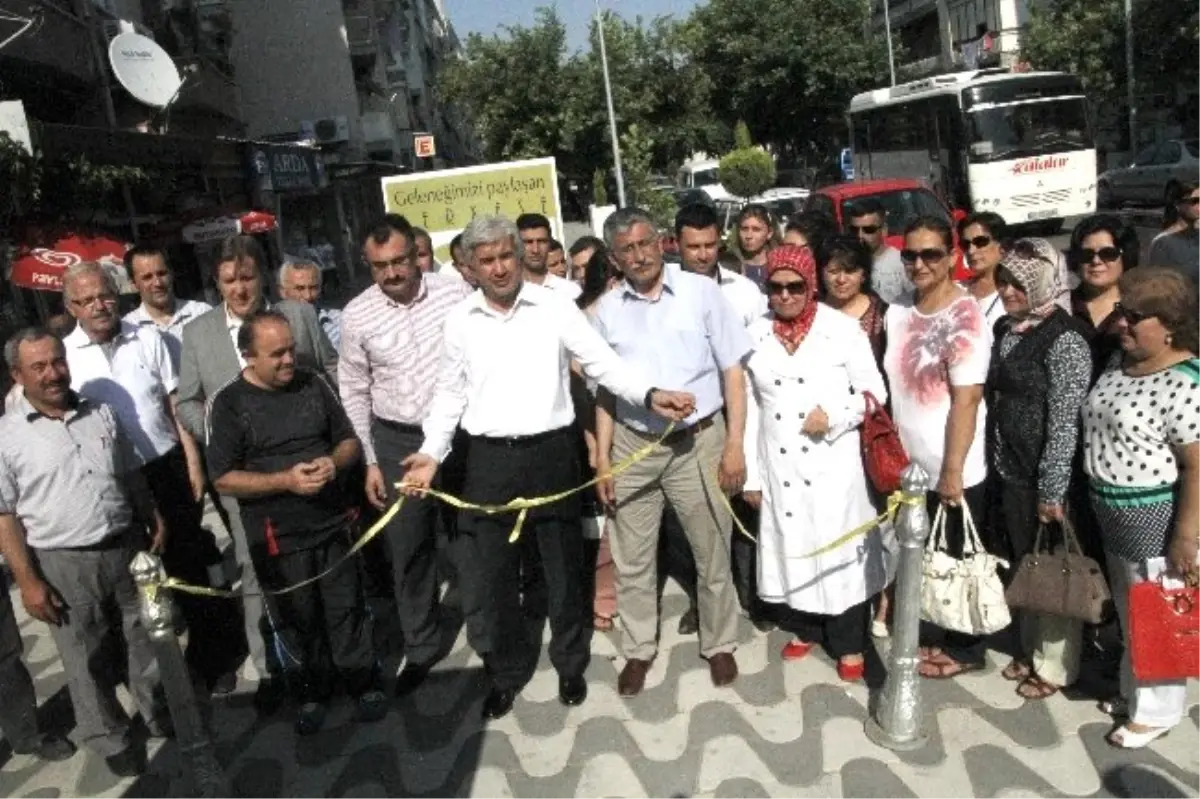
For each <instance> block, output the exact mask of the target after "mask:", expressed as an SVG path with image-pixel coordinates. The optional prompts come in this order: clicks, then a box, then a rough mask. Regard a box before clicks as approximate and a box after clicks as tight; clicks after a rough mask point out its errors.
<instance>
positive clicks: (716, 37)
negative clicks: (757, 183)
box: [688, 0, 888, 157]
mask: <svg viewBox="0 0 1200 799" xmlns="http://www.w3.org/2000/svg"><path fill="white" fill-rule="evenodd" d="M870 17H871V7H870V4H869V3H865V2H851V0H839V1H838V2H829V0H758V1H757V2H754V3H748V2H745V0H709V2H708V3H706V4H705V5H702V6H699V7H698V8H697V9H696V10H695V12H693V14H692V16H691V18H690V19H689V23H688V28H689V41H690V44H691V53H692V55H693V57H694V58H695V60H696V63H697V64H698V65H699V66H700V67H702V68H703V69H704V71H705V72H707V73H708V76H709V80H710V81H711V82H712V86H713V89H712V101H713V106H714V108H715V110H716V111H717V113H718V115H719V116H721V117H723V118H725V119H744V120H745V121H746V124H747V125H748V126H749V130H750V131H751V132H752V133H753V134H754V135H755V138H756V139H757V140H758V141H760V142H762V143H764V144H766V145H768V147H769V148H770V149H773V150H777V151H778V150H785V151H791V152H793V153H797V154H800V153H805V152H806V151H807V152H809V153H813V154H817V155H818V156H819V157H828V155H829V153H830V151H831V150H832V148H833V147H834V146H835V144H836V143H839V142H844V141H845V134H846V123H845V112H846V106H847V105H848V104H849V102H850V98H851V97H852V96H853V95H854V94H855V93H857V92H860V91H864V90H866V89H872V88H877V87H879V86H884V85H886V84H887V74H888V72H887V46H886V42H885V40H884V38H883V37H882V35H880V34H878V33H875V32H873V31H872V29H871V27H870Z"/></svg>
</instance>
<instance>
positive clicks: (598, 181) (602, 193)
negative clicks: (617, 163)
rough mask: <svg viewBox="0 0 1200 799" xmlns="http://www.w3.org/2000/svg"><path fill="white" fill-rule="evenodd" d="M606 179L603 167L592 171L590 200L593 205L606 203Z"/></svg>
mask: <svg viewBox="0 0 1200 799" xmlns="http://www.w3.org/2000/svg"><path fill="white" fill-rule="evenodd" d="M607 179H608V175H607V174H606V173H605V172H604V170H603V169H597V170H596V171H595V172H593V173H592V202H593V203H594V204H595V205H608V189H607V188H605V186H604V181H606V180H607Z"/></svg>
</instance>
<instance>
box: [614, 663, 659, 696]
mask: <svg viewBox="0 0 1200 799" xmlns="http://www.w3.org/2000/svg"><path fill="white" fill-rule="evenodd" d="M653 662H654V661H652V660H638V659H637V658H630V659H629V660H627V661H625V668H623V669H621V676H620V677H618V678H617V693H618V694H620V695H621V696H637V695H638V694H640V693H641V692H642V689H643V688H645V687H646V672H648V671H650V664H651V663H653Z"/></svg>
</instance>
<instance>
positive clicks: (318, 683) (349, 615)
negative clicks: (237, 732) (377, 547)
mask: <svg viewBox="0 0 1200 799" xmlns="http://www.w3.org/2000/svg"><path fill="white" fill-rule="evenodd" d="M349 549H350V543H349V534H348V532H339V533H337V534H335V535H333V536H330V538H329V539H327V540H326V541H324V542H323V543H321V544H319V545H318V546H315V547H313V548H311V549H302V550H299V551H297V552H285V553H281V554H278V555H268V554H267V553H266V551H265V548H264V547H254V548H252V551H251V557H252V558H253V560H254V570H255V571H256V572H257V573H258V581H259V584H260V585H261V586H262V588H263V590H264V591H275V590H279V589H281V588H285V587H287V586H290V585H294V584H296V583H299V582H302V581H303V580H307V579H309V578H311V577H315V576H316V575H318V574H320V573H321V572H323V571H325V570H326V569H328V568H329V567H330V566H333V565H334V564H335V563H337V562H338V561H339V560H341V559H342V558H343V557H344V556H345V554H346V552H347V551H348V550H349ZM359 568H360V564H359V562H358V558H353V559H351V560H350V562H349V563H343V564H342V565H341V566H339V567H338V568H336V569H334V570H333V571H332V572H330V573H329V574H327V575H325V577H323V578H322V579H320V580H318V581H317V582H315V583H313V584H311V585H307V586H305V587H304V588H300V589H298V590H296V591H291V592H289V593H286V594H280V595H273V594H268V595H267V596H266V606H267V613H268V614H269V615H270V620H271V625H272V627H273V628H274V631H275V637H276V644H277V646H279V648H280V650H281V651H280V653H279V654H280V660H281V662H282V663H283V669H284V674H285V676H286V677H287V679H288V685H289V688H290V689H291V691H292V693H293V696H294V697H295V699H296V700H297V701H298V702H300V703H304V702H326V701H328V700H329V698H330V697H331V696H332V695H333V691H334V688H335V687H336V685H337V678H338V676H339V675H340V677H341V680H342V683H343V685H344V686H345V688H346V693H348V694H350V695H351V696H359V695H361V694H363V693H365V692H366V691H370V690H373V689H377V688H379V686H380V680H379V668H378V665H377V662H376V659H375V648H374V645H373V643H372V638H371V623H370V616H369V614H368V613H367V605H366V597H365V596H364V595H363V587H362V575H361V574H360V572H359Z"/></svg>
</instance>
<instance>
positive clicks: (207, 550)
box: [142, 447, 249, 688]
mask: <svg viewBox="0 0 1200 799" xmlns="http://www.w3.org/2000/svg"><path fill="white" fill-rule="evenodd" d="M142 474H144V475H145V477H146V482H147V483H148V484H149V485H150V493H151V494H152V495H153V496H154V502H155V504H156V505H157V506H158V509H159V512H160V513H162V515H163V521H164V522H166V525H167V543H166V548H165V550H164V552H163V554H162V560H163V566H164V567H165V568H166V570H167V573H168V574H169V575H171V576H172V577H177V578H179V579H180V580H184V581H186V582H189V583H192V584H193V585H200V586H206V587H210V588H212V587H220V586H219V585H216V584H214V582H213V577H212V573H211V572H212V571H217V570H215V569H212V567H214V566H217V567H219V566H220V564H221V562H222V561H221V550H220V549H218V548H217V541H216V539H215V538H214V537H213V534H212V533H210V532H209V531H208V530H206V529H205V528H204V527H203V526H202V525H201V520H202V518H203V514H204V506H203V504H202V503H201V502H197V501H196V500H195V499H193V498H192V485H191V482H190V481H189V480H188V470H187V458H186V457H185V455H184V454H183V447H175V448H174V449H172V450H171V451H170V452H168V453H167V454H166V455H163V456H161V457H159V458H157V459H155V460H153V461H150V462H149V463H147V464H146V465H145V466H143V467H142ZM175 601H176V602H177V603H179V611H180V613H182V614H183V618H184V620H185V621H186V622H187V627H188V645H187V652H186V654H185V658H186V660H187V663H188V666H189V667H190V668H191V669H192V670H193V671H194V672H195V673H196V674H198V675H199V676H200V677H201V678H202V679H204V680H205V682H206V683H207V684H208V686H209V687H210V688H211V687H212V685H213V684H214V682H215V681H216V680H217V679H218V678H219V677H221V676H222V675H224V674H226V673H228V672H231V671H235V670H236V669H237V668H238V666H239V665H241V662H242V661H243V660H244V659H245V657H246V655H247V653H248V652H249V646H248V644H247V642H246V633H245V629H244V626H243V623H242V617H241V606H240V603H237V602H230V601H228V600H222V599H211V598H209V597H201V596H193V595H191V594H185V593H183V592H182V591H177V592H176V593H175Z"/></svg>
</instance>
